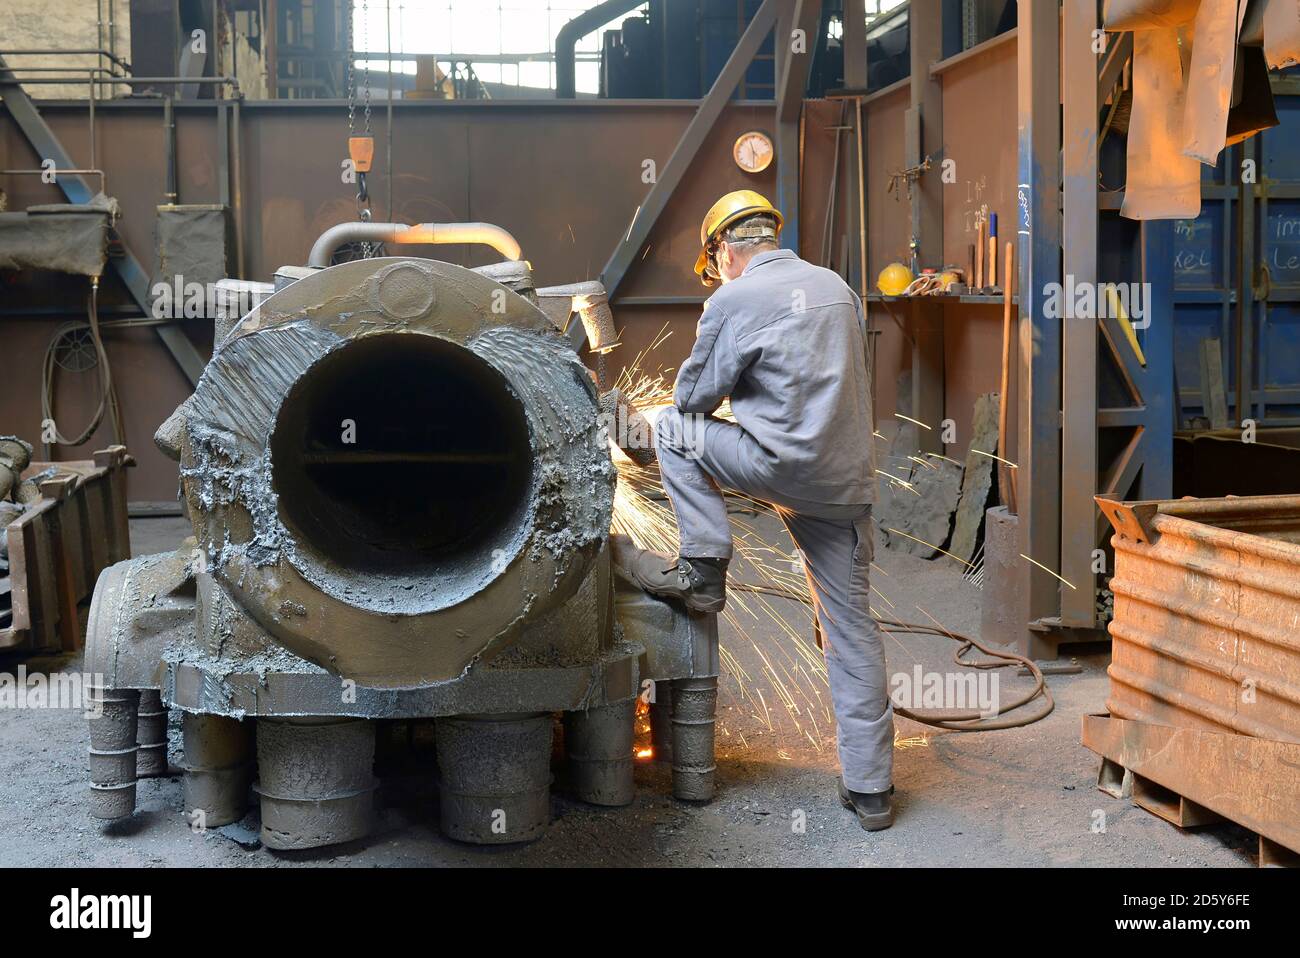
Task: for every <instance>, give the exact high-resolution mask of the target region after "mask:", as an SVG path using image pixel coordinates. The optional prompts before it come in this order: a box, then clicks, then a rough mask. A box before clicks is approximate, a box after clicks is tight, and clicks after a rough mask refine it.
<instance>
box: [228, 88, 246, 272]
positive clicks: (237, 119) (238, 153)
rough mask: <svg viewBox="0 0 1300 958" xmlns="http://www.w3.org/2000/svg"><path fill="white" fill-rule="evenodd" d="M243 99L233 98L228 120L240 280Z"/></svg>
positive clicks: (242, 191) (241, 257) (242, 254)
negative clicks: (240, 133) (232, 154)
mask: <svg viewBox="0 0 1300 958" xmlns="http://www.w3.org/2000/svg"><path fill="white" fill-rule="evenodd" d="M242 103H243V99H242V98H241V97H235V99H234V101H233V106H232V107H231V118H230V138H231V144H232V150H233V152H234V154H235V157H234V162H233V165H232V166H231V177H232V178H233V179H234V185H233V194H234V200H233V201H234V211H235V264H236V268H237V272H236V273H235V275H236V276H238V277H239V278H240V279H244V278H245V277H244V187H243V182H244V164H243V156H244V152H243V151H244V148H243V144H242V143H241V141H240V137H239V129H240V124H241V122H242V120H241V104H242Z"/></svg>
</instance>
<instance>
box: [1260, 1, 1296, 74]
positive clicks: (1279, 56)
mask: <svg viewBox="0 0 1300 958" xmlns="http://www.w3.org/2000/svg"><path fill="white" fill-rule="evenodd" d="M1256 2H1257V3H1258V4H1259V5H1260V6H1262V7H1263V11H1264V59H1266V60H1267V61H1268V65H1269V67H1270V68H1272V69H1274V70H1281V69H1283V68H1284V67H1290V66H1295V65H1296V64H1297V63H1300V2H1297V0H1256Z"/></svg>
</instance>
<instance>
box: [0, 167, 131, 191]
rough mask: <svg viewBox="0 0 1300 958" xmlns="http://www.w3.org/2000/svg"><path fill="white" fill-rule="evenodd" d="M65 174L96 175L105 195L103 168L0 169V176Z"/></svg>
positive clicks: (105, 181)
mask: <svg viewBox="0 0 1300 958" xmlns="http://www.w3.org/2000/svg"><path fill="white" fill-rule="evenodd" d="M51 172H53V173H54V174H56V175H58V174H67V175H68V176H98V177H99V192H101V193H104V194H105V195H107V189H108V188H107V186H106V184H107V183H108V177H107V176H106V175H105V174H104V171H103V170H80V169H78V170H63V169H59V168H58V167H55V168H54V169H53V170H0V176H44V175H46V174H47V173H51Z"/></svg>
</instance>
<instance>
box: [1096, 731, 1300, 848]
mask: <svg viewBox="0 0 1300 958" xmlns="http://www.w3.org/2000/svg"><path fill="white" fill-rule="evenodd" d="M1083 744H1084V745H1086V746H1087V747H1088V748H1090V749H1092V750H1093V751H1094V752H1096V753H1098V754H1099V755H1100V756H1101V770H1100V772H1099V773H1098V776H1097V787H1098V788H1099V789H1101V790H1102V791H1103V792H1105V793H1106V794H1107V795H1110V796H1112V797H1114V798H1127V799H1130V800H1131V801H1132V802H1133V804H1135V805H1137V806H1138V807H1140V808H1143V809H1146V810H1147V811H1148V812H1151V813H1152V814H1154V815H1158V816H1159V817H1161V818H1163V819H1164V820H1165V821H1167V822H1170V823H1172V824H1174V825H1177V826H1178V827H1179V828H1197V827H1200V826H1204V825H1213V824H1217V823H1221V822H1224V821H1231V822H1235V823H1236V824H1238V825H1240V826H1242V827H1243V828H1247V829H1249V830H1250V831H1252V832H1254V833H1255V834H1256V835H1257V836H1259V864H1260V865H1261V866H1287V867H1296V866H1300V743H1294V742H1275V741H1271V740H1269V739H1262V738H1255V737H1252V736H1249V735H1234V734H1231V733H1225V732H1218V731H1209V730H1205V729H1192V728H1172V727H1169V726H1164V725H1154V724H1151V723H1149V722H1137V721H1132V720H1128V719H1120V718H1114V717H1112V716H1109V715H1085V716H1084V717H1083Z"/></svg>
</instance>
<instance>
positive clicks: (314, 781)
mask: <svg viewBox="0 0 1300 958" xmlns="http://www.w3.org/2000/svg"><path fill="white" fill-rule="evenodd" d="M437 229H438V230H440V231H441V230H443V227H441V226H439V227H437ZM476 229H478V227H476ZM492 229H493V230H494V231H495V230H496V228H492ZM447 232H448V234H451V233H454V230H447ZM480 232H481V230H480ZM491 235H492V236H494V237H497V236H508V234H505V233H504V231H495V232H493V233H492V234H491ZM332 241H333V240H332V239H330V242H332ZM294 276H301V277H302V278H300V279H296V281H295V280H294V279H293V277H294ZM282 277H287V278H288V279H287V280H286V282H287V285H282V288H280V289H279V291H278V292H275V293H274V294H273V295H271V296H270V297H269V298H268V299H266V300H265V301H263V302H262V303H261V304H260V305H258V306H257V307H255V308H254V309H253V310H252V311H251V312H249V313H248V314H247V315H245V316H244V317H243V319H242V320H241V321H240V322H238V324H236V325H234V327H233V328H232V329H231V330H230V331H229V333H227V334H225V335H222V336H220V337H219V339H218V349H217V351H216V353H215V355H214V356H213V358H212V360H211V362H210V363H209V364H208V366H207V368H206V370H205V371H204V373H203V376H202V377H201V379H200V381H199V384H198V386H197V388H196V390H195V392H194V394H193V395H192V396H191V397H190V398H189V399H187V400H186V401H185V402H184V403H182V404H181V406H180V407H179V408H178V409H177V410H176V412H175V413H174V414H173V415H172V416H171V418H170V419H168V421H167V422H166V423H164V424H163V426H162V427H161V428H160V429H159V431H158V436H157V441H158V443H159V445H160V447H161V448H163V449H164V451H166V452H168V453H169V454H171V455H173V456H174V457H175V458H177V459H178V460H179V462H180V467H181V468H180V471H181V481H182V491H183V495H184V497H185V501H186V504H187V506H188V509H189V514H190V516H191V518H192V521H193V525H194V540H193V542H192V544H190V545H187V546H186V547H184V548H182V549H181V550H179V551H178V552H176V553H174V554H171V555H158V556H146V557H142V558H138V559H133V560H131V561H129V562H123V563H119V564H117V565H115V566H113V567H111V568H110V569H108V570H106V571H105V573H104V575H103V576H102V578H101V579H100V582H99V584H98V586H97V588H96V592H95V598H94V602H93V605H92V609H91V615H90V623H89V628H88V633H89V634H88V638H87V652H86V661H87V669H88V671H90V672H92V673H100V674H102V675H103V676H104V680H103V688H102V689H101V690H100V691H99V694H100V695H101V696H102V697H103V699H104V701H105V704H106V708H107V709H108V711H110V712H113V714H117V713H118V712H122V713H126V712H130V711H131V709H132V707H133V706H134V707H138V708H141V709H143V708H144V705H138V704H137V703H139V702H144V703H146V704H148V705H149V709H150V714H151V715H152V714H153V713H154V712H156V711H158V710H159V709H160V705H159V699H158V698H157V697H153V696H150V695H149V692H148V691H147V690H158V691H159V692H160V693H161V706H165V707H170V708H176V709H180V710H182V711H183V712H184V715H185V750H186V756H185V775H186V788H185V793H186V802H187V804H190V805H193V806H194V808H192V809H187V813H189V814H195V813H199V812H201V813H202V814H203V816H204V819H205V821H207V823H208V824H220V823H224V822H229V821H233V820H236V819H238V818H239V817H241V816H242V814H243V812H244V808H245V806H246V804H247V803H248V801H249V785H250V779H251V778H253V777H254V776H253V766H254V764H255V765H256V781H255V782H254V783H253V786H252V791H253V792H254V793H255V794H256V795H257V796H258V797H259V798H260V804H261V815H262V841H263V842H264V843H265V844H266V845H268V846H269V847H272V848H307V847H313V846H319V845H326V844H333V843H336V842H341V841H347V840H352V839H356V838H360V837H361V836H363V835H364V834H365V833H366V831H367V830H368V828H369V825H370V821H371V817H372V813H373V798H374V792H375V788H374V786H375V782H374V780H373V775H372V764H373V753H374V743H375V720H379V719H403V720H409V719H419V718H434V717H436V718H437V719H438V720H439V721H438V723H437V739H438V748H439V763H438V764H439V767H440V774H441V783H440V789H439V790H440V793H441V820H442V823H443V829H444V831H445V832H446V833H447V834H448V835H450V836H452V837H454V838H458V839H462V840H465V841H471V842H481V843H488V842H512V841H523V840H527V839H530V838H534V837H536V836H537V835H539V834H540V833H541V832H542V830H543V829H544V828H545V826H546V823H547V820H548V818H549V808H550V800H549V787H550V770H549V760H550V754H551V734H552V725H553V723H554V717H555V713H560V712H563V713H567V714H566V725H567V728H568V729H569V735H568V738H569V742H570V756H569V758H570V763H571V766H572V772H571V774H570V775H569V778H571V779H572V781H573V782H574V791H575V793H576V794H577V796H578V797H579V798H581V799H584V800H587V801H592V802H596V803H600V804H626V803H628V802H630V801H631V800H632V797H633V787H632V761H631V759H632V753H631V740H632V727H633V720H634V714H635V708H634V706H635V699H636V696H637V695H638V693H639V691H640V689H641V685H642V682H643V680H646V679H663V680H673V679H688V680H690V679H694V680H703V681H705V682H707V681H708V680H709V679H710V678H711V677H716V675H717V627H716V622H715V621H714V618H713V617H711V616H695V615H688V614H687V613H686V612H685V611H684V610H683V609H681V608H679V607H676V606H672V605H670V604H668V603H665V602H661V601H659V600H656V599H650V598H649V597H646V596H642V597H640V598H639V599H636V598H631V599H625V600H622V604H623V605H624V606H627V607H628V609H629V613H628V623H627V626H626V627H624V626H623V625H620V624H619V622H618V621H617V620H616V615H615V602H614V585H613V577H612V575H611V569H610V560H609V550H608V547H607V538H608V533H609V527H610V516H611V511H612V507H613V491H614V482H615V471H614V468H613V465H612V463H611V460H610V456H609V450H608V440H607V436H606V433H605V430H604V429H603V427H602V423H601V418H600V405H599V400H598V392H597V388H596V386H595V384H594V383H593V380H592V375H591V373H590V372H589V371H588V370H587V369H586V367H585V366H583V364H582V363H581V361H580V360H579V358H578V355H577V353H576V352H575V349H574V345H573V343H572V341H571V340H570V338H569V337H566V336H564V335H563V334H562V333H561V327H562V325H563V324H558V325H557V320H556V319H553V318H551V317H548V314H547V312H543V310H542V309H541V308H539V305H538V304H539V302H541V301H553V300H554V299H555V298H556V297H558V296H561V295H569V294H570V293H572V295H573V304H572V308H571V309H568V310H562V312H564V313H565V315H564V317H563V320H564V321H565V322H567V321H568V320H569V319H570V315H569V314H570V313H572V312H575V311H576V312H581V311H583V310H584V309H587V308H590V304H591V301H592V297H593V296H595V297H596V299H598V300H599V301H600V302H601V303H603V302H604V298H603V290H598V291H596V290H593V289H588V288H587V287H586V286H582V287H573V288H572V290H569V291H567V292H566V290H567V288H566V289H560V290H534V289H533V286H532V281H531V276H530V275H529V274H528V268H527V264H526V263H522V262H515V263H510V264H508V268H507V265H506V264H498V265H496V266H488V267H483V268H481V269H480V270H477V271H476V270H468V269H463V268H461V267H458V266H453V265H450V264H447V263H442V262H437V261H431V260H424V259H412V258H379V259H367V260H358V261H354V262H349V263H344V264H341V265H339V266H335V267H332V268H329V269H319V270H282V271H281V272H280V274H278V280H279V278H282ZM493 277H496V278H500V279H502V280H503V282H505V283H507V284H508V285H502V283H501V282H497V280H496V278H493ZM597 293H599V295H597ZM551 305H552V306H553V305H554V303H553V302H551ZM551 312H554V310H553V309H552V310H551ZM648 604H649V605H653V606H654V609H653V610H652V611H646V609H647V605H648ZM633 607H635V609H636V610H638V611H637V612H636V614H632V611H631V610H632V608H633ZM141 690H146V691H145V692H144V697H143V698H141V697H140V696H139V693H140V692H141ZM110 703H112V704H111V706H110ZM695 708H696V711H698V712H699V714H698V715H695V714H693V715H692V716H691V720H692V721H693V722H695V723H696V724H695V725H694V726H693V727H694V728H695V729H697V732H696V735H697V737H698V739H699V741H698V742H697V743H695V744H694V746H693V749H692V751H691V755H692V761H693V763H694V765H693V768H692V773H693V774H694V777H695V779H699V778H700V777H701V776H703V775H705V774H706V773H707V775H708V781H707V782H701V781H698V780H696V781H692V782H691V783H690V792H691V794H690V796H689V797H692V798H707V797H708V793H709V792H710V791H711V787H712V785H711V768H712V736H711V731H712V708H713V700H712V697H711V696H708V695H705V696H704V697H703V698H701V700H700V703H699V704H698V705H697V706H695ZM106 714H107V713H106ZM142 714H143V713H142ZM141 721H144V719H143V717H142V718H141ZM116 723H117V724H115V725H110V724H104V725H101V724H100V721H99V720H95V721H93V722H92V725H91V728H92V739H93V744H94V748H95V751H94V752H93V753H92V756H93V761H94V762H95V767H96V777H95V785H94V790H95V797H96V804H95V808H94V813H95V814H96V815H98V816H100V817H103V818H114V817H120V816H121V815H124V814H130V812H131V810H132V808H133V806H134V783H135V779H136V775H135V766H134V765H133V764H132V762H131V761H128V757H129V756H133V755H135V754H137V751H138V746H137V741H136V739H137V728H136V727H135V725H132V723H128V722H126V720H125V715H123V716H119V717H118V719H117V720H116ZM128 725H131V727H128ZM253 726H256V735H255V738H256V747H255V748H254V746H253V740H254V734H253ZM706 737H707V738H708V739H709V741H708V742H707V743H706V742H704V738H706ZM153 742H156V736H154V738H152V739H151V744H152V743H153ZM706 753H707V754H706ZM254 756H255V757H254ZM128 766H130V767H129V768H128Z"/></svg>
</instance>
